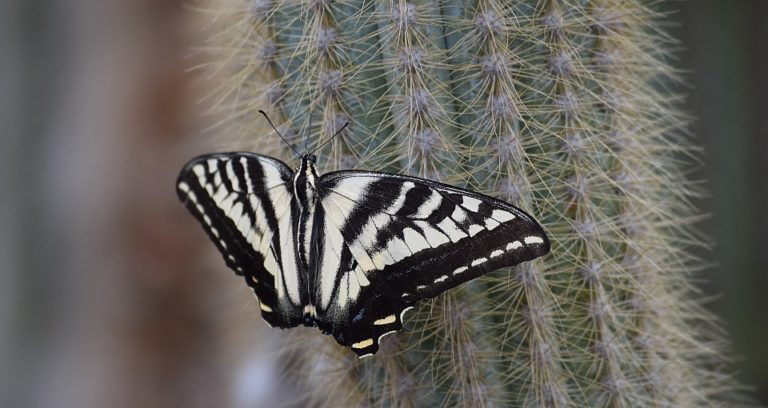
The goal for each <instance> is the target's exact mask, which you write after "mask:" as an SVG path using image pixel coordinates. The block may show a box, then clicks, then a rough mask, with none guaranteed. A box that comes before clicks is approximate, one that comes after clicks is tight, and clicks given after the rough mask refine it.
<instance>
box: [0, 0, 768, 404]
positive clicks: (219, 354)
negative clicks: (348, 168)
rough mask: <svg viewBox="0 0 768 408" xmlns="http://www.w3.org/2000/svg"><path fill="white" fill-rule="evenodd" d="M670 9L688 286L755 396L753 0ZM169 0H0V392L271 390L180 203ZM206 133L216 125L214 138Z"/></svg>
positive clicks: (180, 73)
mask: <svg viewBox="0 0 768 408" xmlns="http://www.w3.org/2000/svg"><path fill="white" fill-rule="evenodd" d="M665 7H666V8H667V9H670V10H677V12H675V13H672V14H671V15H670V16H669V22H670V25H669V30H670V32H671V33H672V34H673V35H674V36H676V37H677V38H679V39H681V44H682V47H681V50H679V52H678V54H677V55H678V56H679V58H680V59H679V61H677V66H679V67H680V68H682V69H685V70H687V71H688V72H689V73H688V74H687V77H688V79H689V82H690V84H691V88H690V89H688V90H687V92H689V93H690V96H689V97H688V99H687V107H686V109H687V110H688V111H689V112H690V113H691V114H693V115H694V116H696V117H697V118H698V120H697V121H696V123H695V124H694V125H693V126H692V131H693V132H694V134H696V135H697V136H698V139H699V140H700V141H701V143H702V145H703V146H705V148H706V152H707V153H706V157H705V158H704V159H703V168H702V170H701V172H700V173H699V174H698V176H699V177H700V178H705V179H706V180H707V182H706V188H707V189H708V191H710V192H711V197H710V198H708V199H706V200H704V201H703V202H702V203H701V205H702V207H703V208H704V209H705V210H707V211H709V212H710V213H712V214H713V215H712V216H711V217H710V218H709V219H708V220H707V221H705V222H704V223H702V228H704V229H705V230H706V231H707V232H708V233H709V235H710V236H712V237H714V240H715V241H716V242H717V245H716V247H715V250H714V251H713V252H711V253H703V254H702V256H703V257H705V258H706V259H708V260H710V261H711V262H712V263H713V267H712V268H710V269H708V270H707V271H706V272H705V273H704V274H702V276H701V277H702V279H701V286H702V288H704V290H705V291H706V292H707V293H708V294H710V295H712V296H713V301H712V308H713V309H714V310H716V311H717V312H718V313H719V314H720V316H722V319H723V321H724V322H725V326H726V327H727V329H728V330H729V331H730V332H731V333H732V339H733V347H734V350H735V355H736V356H737V358H738V360H737V364H736V369H737V370H738V375H739V376H740V378H741V379H742V381H743V382H744V383H746V384H751V385H754V387H755V391H754V392H755V394H756V395H757V396H758V398H760V400H761V401H762V402H764V403H768V347H766V345H768V317H767V316H768V269H767V268H766V267H767V266H768V239H767V238H768V205H767V204H768V188H767V187H768V180H767V179H768V165H766V158H768V32H767V31H768V29H767V28H766V24H765V22H764V19H765V18H766V16H768V2H765V1H763V0H695V1H694V0H689V1H687V2H672V3H671V4H667V5H665ZM205 24H206V21H205V19H204V18H203V17H202V16H200V15H198V14H196V13H195V12H194V11H192V10H191V8H190V7H185V5H184V2H183V1H182V0H163V1H161V0H0V95H2V96H1V97H0V406H4V407H28V406H46V407H88V406H93V407H97V406H112V407H123V406H125V407H135V406H142V407H169V406H185V407H209V406H233V407H246V406H270V405H271V404H272V403H274V402H275V401H277V400H278V399H279V395H280V392H286V390H281V389H280V388H279V384H278V382H277V381H276V380H275V379H274V374H275V373H274V372H273V369H272V367H271V366H270V365H269V363H268V360H266V359H265V358H264V357H263V355H264V353H262V352H260V351H259V350H261V348H262V347H265V345H266V344H269V343H270V342H276V341H279V339H280V338H279V333H273V332H271V331H269V330H263V328H262V323H261V320H260V319H259V318H258V317H257V316H258V311H257V310H256V308H255V302H252V301H250V294H249V293H248V290H247V289H246V288H245V285H240V282H239V281H238V280H236V279H234V278H233V277H232V276H230V275H229V274H228V272H227V271H226V270H225V269H224V267H223V265H222V264H221V262H220V259H219V258H218V255H216V254H213V253H212V251H211V250H212V246H210V245H208V244H207V242H206V240H205V237H204V234H203V232H202V230H199V228H198V227H197V225H196V224H195V223H193V222H192V221H191V218H189V216H188V215H187V214H186V213H184V210H183V209H182V207H181V205H179V204H178V203H177V201H176V197H175V193H174V189H173V184H174V183H173V182H174V179H175V176H176V173H177V171H178V170H179V169H180V168H181V166H182V164H183V163H184V162H185V161H186V159H188V158H189V157H191V156H192V155H193V154H195V153H198V152H201V151H203V150H205V149H208V150H210V149H212V148H211V147H210V145H209V146H208V147H205V146H204V142H206V141H207V142H210V140H211V139H212V138H211V137H206V136H201V129H203V128H204V127H205V123H204V120H205V119H204V118H203V117H202V116H201V111H202V109H203V108H204V106H200V105H198V104H197V103H196V101H197V100H198V99H199V97H200V94H201V93H202V92H204V89H203V88H202V87H201V86H199V85H195V84H196V83H198V82H199V81H198V79H199V78H196V75H197V74H194V73H192V74H190V73H186V69H187V68H188V67H190V66H192V65H194V64H196V63H198V62H200V61H196V58H197V57H195V56H190V54H191V53H190V52H189V50H190V47H191V46H193V45H195V44H197V45H200V44H201V43H202V39H201V37H202V34H201V27H203V26H205ZM220 140H221V139H219V141H220Z"/></svg>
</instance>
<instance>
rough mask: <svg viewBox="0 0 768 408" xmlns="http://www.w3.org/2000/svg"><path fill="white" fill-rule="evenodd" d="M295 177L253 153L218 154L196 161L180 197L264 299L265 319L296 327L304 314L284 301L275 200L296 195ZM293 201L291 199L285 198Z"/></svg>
mask: <svg viewBox="0 0 768 408" xmlns="http://www.w3.org/2000/svg"><path fill="white" fill-rule="evenodd" d="M292 176H293V173H292V172H291V170H290V169H289V168H288V166H286V165H285V164H284V163H283V162H281V161H279V160H276V159H273V158H271V157H266V156H261V155H256V154H252V153H218V154H210V155H203V156H199V157H196V158H194V159H192V160H190V161H189V162H188V163H187V165H186V166H185V167H184V169H183V170H182V171H181V173H180V174H179V177H178V180H177V183H176V192H177V194H178V196H179V199H180V200H181V202H182V203H183V204H184V205H185V206H186V207H187V209H188V210H189V211H190V212H191V213H192V215H193V216H194V217H195V218H196V219H197V220H198V221H199V222H200V225H202V227H203V229H204V230H205V232H206V233H207V234H208V237H209V238H210V239H211V241H212V242H213V243H214V244H215V245H216V248H217V249H218V250H219V252H220V253H221V255H222V257H223V258H224V262H225V263H226V265H227V266H228V267H229V268H230V269H232V270H233V271H234V272H235V273H236V274H238V275H240V276H243V277H244V278H245V282H246V283H247V284H248V286H250V287H251V288H252V289H253V291H254V294H255V295H256V296H257V297H258V299H259V303H260V308H261V314H262V317H263V318H264V320H265V321H266V322H267V323H269V324H270V325H271V326H273V327H282V328H287V327H293V326H296V325H297V324H299V323H300V312H299V311H298V310H294V308H293V307H291V305H290V304H286V302H285V301H281V299H280V296H279V293H278V292H279V291H278V289H277V288H276V285H277V284H279V282H278V281H277V279H280V278H281V276H280V272H279V271H280V270H281V267H280V266H279V265H282V259H281V258H282V257H281V253H280V245H279V242H280V239H279V234H280V232H279V228H278V218H279V217H280V215H281V214H280V212H281V211H284V210H281V209H279V208H276V207H275V205H273V201H274V196H275V195H276V194H277V195H280V194H281V192H283V193H282V194H290V189H286V188H285V186H286V185H288V186H289V185H290V181H291V179H292ZM284 199H286V200H287V202H290V201H291V200H290V196H288V197H284Z"/></svg>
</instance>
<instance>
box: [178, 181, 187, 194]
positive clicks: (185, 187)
mask: <svg viewBox="0 0 768 408" xmlns="http://www.w3.org/2000/svg"><path fill="white" fill-rule="evenodd" d="M179 190H181V191H183V192H185V193H187V192H189V184H187V183H185V182H183V181H182V182H181V183H179Z"/></svg>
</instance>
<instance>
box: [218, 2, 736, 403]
mask: <svg viewBox="0 0 768 408" xmlns="http://www.w3.org/2000/svg"><path fill="white" fill-rule="evenodd" d="M657 6H658V2H657V1H652V0H578V1H577V0H501V1H500V0H475V1H469V2H464V1H456V0H446V1H442V2H435V1H427V0H414V1H404V0H399V1H359V0H348V1H344V2H332V1H330V0H308V1H301V2H298V1H291V0H283V1H272V0H212V1H211V2H210V4H208V5H206V6H205V7H204V8H203V12H205V13H208V14H209V15H210V17H211V21H212V24H211V26H210V30H209V33H210V39H209V41H208V44H207V46H206V47H205V48H204V50H205V51H206V52H209V53H210V54H211V55H212V57H213V58H212V59H211V62H210V64H209V65H208V66H206V69H207V70H208V72H210V73H211V77H213V78H216V80H215V81H214V83H215V84H216V86H215V87H214V89H213V90H212V92H211V93H210V96H209V98H208V99H205V100H204V101H203V103H205V104H207V106H209V107H210V109H211V111H212V112H213V113H215V114H217V115H218V117H220V118H221V121H220V122H219V123H217V125H216V126H215V127H214V129H215V132H212V133H215V134H217V135H221V136H220V137H221V138H222V143H225V144H226V145H227V147H228V149H229V150H232V149H233V147H234V146H236V145H237V146H242V147H244V148H247V149H248V150H254V151H257V152H260V153H264V154H269V155H273V156H276V157H282V158H283V159H285V160H286V161H287V162H289V163H290V162H292V158H291V157H290V149H288V148H287V147H286V146H284V145H282V144H281V143H280V142H279V140H278V139H277V136H276V135H275V134H274V133H273V132H270V131H268V128H266V126H265V123H264V122H263V120H262V118H260V116H259V115H257V114H256V112H257V111H258V110H259V109H265V110H267V111H268V112H269V113H270V116H271V117H272V118H273V120H276V122H278V123H280V125H279V126H278V127H279V128H280V130H281V132H282V133H283V134H284V135H285V136H286V137H288V138H289V139H290V140H291V141H292V142H293V143H295V144H297V145H298V146H303V145H304V144H308V145H309V146H310V147H316V146H318V145H319V144H320V143H321V141H323V140H326V139H327V138H328V137H329V136H330V135H332V134H333V133H334V132H335V131H336V130H338V129H340V128H341V126H342V125H343V124H344V123H346V122H349V126H348V127H347V128H346V129H344V131H343V132H341V134H340V135H339V136H338V137H336V138H334V139H332V140H331V141H330V142H329V143H328V144H327V145H325V146H324V147H323V148H322V149H321V150H320V151H319V153H318V156H319V158H320V159H319V163H318V164H319V166H320V168H321V169H322V170H324V171H331V170H336V169H341V168H352V167H357V168H362V169H372V170H385V171H391V172H401V173H408V174H413V175H419V176H422V177H428V178H432V179H436V180H440V181H442V182H446V183H450V184H454V185H459V186H464V187H468V188H472V189H475V190H478V191H481V192H484V193H486V194H490V195H494V196H497V197H499V198H502V199H505V200H507V201H510V202H512V203H514V204H516V205H517V206H519V207H521V208H523V209H524V210H526V211H527V212H529V213H531V214H533V215H534V216H535V217H536V218H537V219H539V220H540V221H542V224H543V225H544V226H545V229H546V230H547V231H548V233H549V235H550V238H551V241H552V243H553V247H552V251H551V254H550V255H549V256H547V257H546V258H544V259H542V260H537V261H534V262H531V263H527V264H524V265H521V266H518V267H515V268H509V269H506V270H499V271H495V272H493V273H490V274H488V275H486V276H483V277H481V278H478V279H476V280H474V281H471V282H468V283H467V284H464V285H462V286H460V287H458V288H456V289H453V290H450V291H448V292H446V293H445V294H443V295H441V296H439V297H437V298H436V299H434V300H433V301H431V302H422V304H421V305H420V306H419V307H418V308H416V309H415V310H414V311H412V312H411V313H410V314H408V315H407V317H406V319H405V320H406V322H405V325H406V327H405V330H404V331H403V332H400V333H398V334H396V335H393V336H390V337H388V338H387V339H385V340H384V341H383V343H382V350H381V351H380V352H379V353H378V354H377V355H376V356H375V357H374V358H371V359H365V360H357V359H355V358H354V356H353V355H352V353H350V352H349V351H348V350H345V349H343V348H341V347H338V346H337V345H336V344H335V343H334V341H333V339H332V338H330V337H327V336H321V335H320V334H319V333H317V331H316V330H308V329H293V330H291V331H288V332H285V333H284V335H285V336H286V337H287V338H288V339H289V340H288V341H287V342H286V344H283V345H282V347H281V348H280V352H279V353H277V355H278V357H276V358H277V359H278V362H279V363H280V366H281V370H282V372H283V373H284V381H285V382H286V383H290V384H291V386H293V387H295V388H296V389H297V390H298V392H296V393H295V394H294V395H293V397H294V398H295V399H296V400H295V401H294V402H295V403H296V404H299V405H306V406H316V405H325V404H327V405H334V406H337V405H339V404H341V405H343V406H389V405H398V406H405V407H409V406H522V407H530V406H612V407H624V406H626V407H638V406H674V407H682V406H709V405H720V404H727V405H731V404H734V403H736V402H738V401H741V397H740V392H739V387H738V385H737V384H735V383H734V382H733V380H732V379H731V377H730V376H729V375H728V373H727V371H724V370H727V363H728V361H727V359H726V358H725V357H723V355H724V354H723V344H724V343H725V341H724V335H723V334H722V331H721V330H719V329H718V325H717V323H716V319H715V318H714V317H713V316H711V315H710V314H709V312H707V311H706V310H705V308H704V307H703V306H702V300H701V299H700V297H701V295H700V293H699V292H698V291H697V290H696V288H695V286H694V285H693V284H692V281H691V273H693V272H695V271H696V270H697V268H700V267H701V266H702V262H701V261H700V260H699V259H697V258H696V256H695V255H694V252H693V250H694V249H696V248H697V247H702V246H704V245H705V244H704V243H705V242H706V240H705V239H704V237H702V236H701V235H700V234H699V233H698V232H697V231H696V228H695V226H694V225H693V224H694V222H695V221H696V220H697V219H699V217H700V213H698V212H697V211H696V209H695V208H694V206H693V205H692V203H691V200H692V198H694V197H695V196H696V195H698V194H700V191H699V190H698V189H697V188H696V186H695V184H694V183H693V182H691V181H689V180H687V179H686V177H685V175H686V172H687V171H688V170H689V169H690V168H691V164H695V161H696V159H697V155H698V152H697V149H696V147H695V145H693V144H692V143H691V142H690V140H689V138H688V137H687V135H686V132H685V125H686V122H687V121H688V120H689V119H688V118H687V117H686V116H685V115H684V114H682V113H681V111H680V109H679V107H678V105H679V103H678V102H679V100H680V95H679V94H678V93H676V92H675V91H674V85H675V84H677V83H679V77H678V73H677V72H676V71H675V69H674V68H673V67H671V66H670V65H669V64H668V60H669V53H670V49H671V48H672V47H674V45H675V42H674V40H673V39H671V38H670V37H669V36H668V35H666V33H665V32H664V30H663V29H661V21H662V17H664V16H663V15H661V14H660V13H659V12H658V11H656V9H655V8H656V7H657ZM670 89H672V90H670ZM257 320H258V319H254V324H255V322H256V321H257ZM281 334H283V333H281Z"/></svg>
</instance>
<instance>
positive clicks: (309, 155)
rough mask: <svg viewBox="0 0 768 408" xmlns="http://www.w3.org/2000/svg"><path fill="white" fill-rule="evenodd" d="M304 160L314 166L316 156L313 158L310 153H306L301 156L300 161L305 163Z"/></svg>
mask: <svg viewBox="0 0 768 408" xmlns="http://www.w3.org/2000/svg"><path fill="white" fill-rule="evenodd" d="M305 160H306V161H308V162H310V163H312V164H315V163H316V162H317V156H315V155H314V154H312V153H306V154H304V155H302V156H301V161H305Z"/></svg>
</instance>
